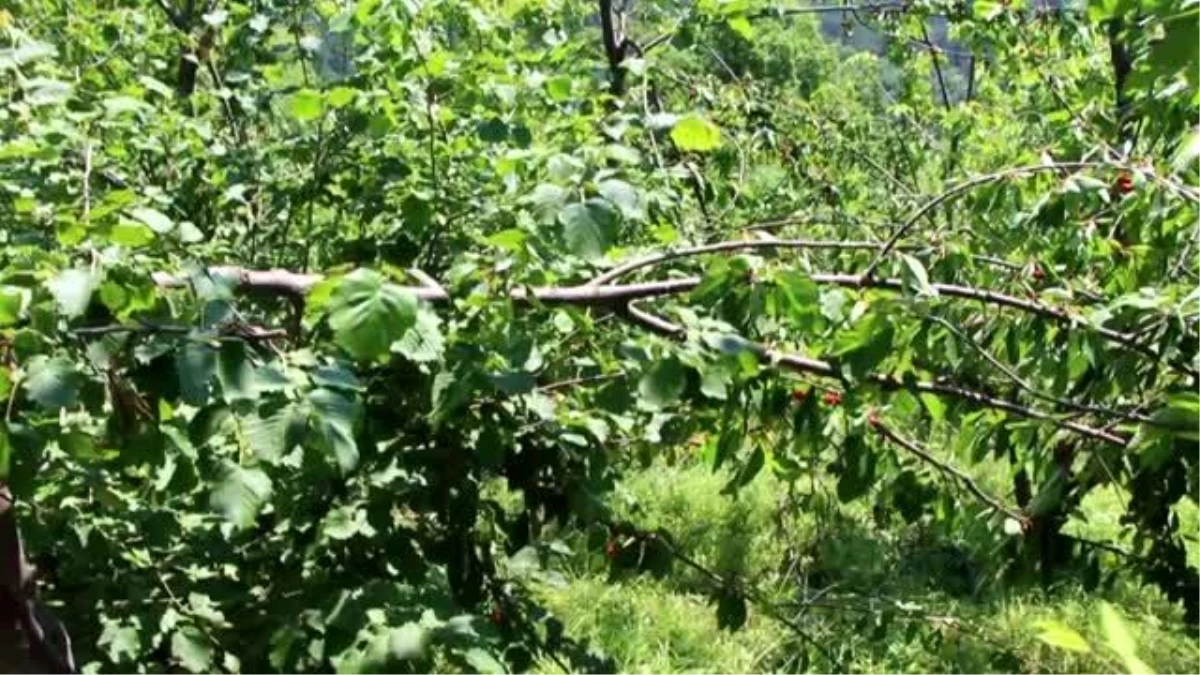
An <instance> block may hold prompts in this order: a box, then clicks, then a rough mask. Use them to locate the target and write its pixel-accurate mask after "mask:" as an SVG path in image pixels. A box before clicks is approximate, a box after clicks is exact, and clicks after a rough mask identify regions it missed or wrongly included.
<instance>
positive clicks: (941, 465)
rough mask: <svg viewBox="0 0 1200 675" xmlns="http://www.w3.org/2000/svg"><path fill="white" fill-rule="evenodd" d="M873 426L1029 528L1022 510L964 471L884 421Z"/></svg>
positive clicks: (982, 499) (992, 508)
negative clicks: (980, 485)
mask: <svg viewBox="0 0 1200 675" xmlns="http://www.w3.org/2000/svg"><path fill="white" fill-rule="evenodd" d="M871 426H872V427H873V428H874V429H875V431H876V432H878V433H879V435H880V436H882V437H883V438H885V439H887V440H888V441H891V442H892V443H894V444H895V445H898V446H900V447H901V448H903V449H905V450H907V451H908V452H911V453H912V454H914V455H916V456H917V457H920V458H921V459H922V460H923V461H925V462H926V463H927V464H930V465H932V466H934V467H935V468H937V470H938V471H940V472H942V473H943V474H946V475H947V476H951V477H952V478H954V479H955V480H957V481H958V482H960V483H961V484H962V485H963V486H964V487H965V488H967V491H968V492H970V493H971V494H973V495H975V497H976V498H978V499H979V501H981V502H983V503H984V504H986V505H987V506H988V507H989V508H990V509H991V510H992V511H995V512H996V513H1001V514H1003V515H1005V516H1008V517H1009V518H1012V519H1013V520H1016V521H1017V522H1019V523H1021V527H1022V528H1025V527H1027V525H1028V522H1029V519H1028V517H1027V516H1026V515H1025V514H1024V513H1022V512H1021V510H1020V509H1016V508H1013V507H1011V506H1007V505H1005V504H1004V503H1003V502H1001V501H1000V500H999V499H997V498H995V497H993V496H991V495H989V494H988V493H986V492H984V491H983V490H982V489H981V488H980V487H979V484H978V483H976V482H975V479H974V478H972V477H971V475H970V474H968V473H966V472H964V471H963V470H961V469H959V468H958V467H956V466H954V465H952V464H949V463H947V462H944V461H942V460H940V459H938V458H937V457H934V456H933V455H931V454H930V453H929V452H928V451H927V450H925V449H924V448H922V447H921V446H919V445H917V444H916V443H913V442H912V441H910V440H908V439H906V438H904V437H902V436H900V435H899V434H897V433H896V432H895V431H893V430H892V428H891V427H889V426H888V425H886V424H884V423H883V422H882V421H880V420H879V419H877V418H872V420H871Z"/></svg>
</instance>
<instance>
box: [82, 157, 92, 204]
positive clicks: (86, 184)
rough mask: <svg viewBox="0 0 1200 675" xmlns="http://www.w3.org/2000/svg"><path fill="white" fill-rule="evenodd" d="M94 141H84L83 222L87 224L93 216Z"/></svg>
mask: <svg viewBox="0 0 1200 675" xmlns="http://www.w3.org/2000/svg"><path fill="white" fill-rule="evenodd" d="M91 183H92V141H91V139H88V140H85V141H84V142H83V188H82V191H83V224H84V225H87V224H88V223H89V222H90V221H91V217H92V185H91Z"/></svg>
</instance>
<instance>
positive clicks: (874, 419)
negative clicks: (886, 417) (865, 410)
mask: <svg viewBox="0 0 1200 675" xmlns="http://www.w3.org/2000/svg"><path fill="white" fill-rule="evenodd" d="M881 424H883V421H882V420H880V419H879V413H878V412H877V411H875V410H872V411H871V412H870V414H868V415H867V426H869V427H871V428H872V429H874V430H876V431H879V425H881Z"/></svg>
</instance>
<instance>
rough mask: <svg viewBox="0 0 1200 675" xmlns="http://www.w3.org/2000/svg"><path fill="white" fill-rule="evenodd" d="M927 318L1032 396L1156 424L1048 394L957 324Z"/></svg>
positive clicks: (1135, 415)
mask: <svg viewBox="0 0 1200 675" xmlns="http://www.w3.org/2000/svg"><path fill="white" fill-rule="evenodd" d="M926 318H928V319H929V320H930V321H934V322H936V323H938V324H941V325H942V326H944V327H945V328H946V329H947V330H949V331H950V332H951V333H953V334H954V335H955V336H957V337H958V339H959V340H961V341H963V342H965V343H967V345H969V346H970V347H971V348H973V349H974V350H975V351H977V352H979V354H980V356H982V357H983V358H984V359H986V360H987V362H988V363H990V364H992V365H993V366H995V368H996V369H997V370H999V371H1000V372H1001V373H1004V374H1005V375H1006V376H1008V378H1009V379H1010V380H1012V381H1013V383H1015V384H1016V385H1017V386H1018V387H1020V388H1021V389H1023V390H1024V391H1025V392H1027V393H1028V394H1029V395H1030V396H1033V397H1035V398H1040V399H1042V400H1043V401H1047V402H1049V403H1053V404H1055V405H1057V406H1060V407H1063V408H1069V409H1071V410H1075V411H1077V412H1084V413H1092V414H1098V415H1104V416H1106V417H1116V418H1118V419H1121V420H1125V421H1130V422H1142V423H1147V424H1154V419H1153V418H1152V417H1149V416H1147V415H1142V414H1140V413H1137V412H1123V411H1120V410H1115V409H1113V408H1106V407H1104V406H1098V405H1092V404H1090V403H1077V402H1075V401H1069V400H1067V399H1064V398H1060V397H1058V396H1054V395H1053V394H1047V393H1045V392H1043V391H1041V390H1039V389H1038V388H1036V387H1034V386H1033V385H1032V384H1030V383H1029V382H1028V381H1026V380H1025V379H1024V378H1022V377H1021V376H1020V374H1018V373H1017V372H1016V371H1014V370H1013V369H1012V368H1011V367H1010V366H1009V365H1008V364H1006V363H1004V362H1003V361H1000V360H999V359H997V358H996V357H995V356H993V355H992V353H991V352H989V351H988V350H987V349H985V348H984V347H983V345H981V344H979V343H978V342H976V341H975V340H973V339H971V337H970V336H969V335H967V334H966V333H964V332H963V331H962V330H960V329H959V328H958V326H955V325H954V324H952V323H950V322H949V321H947V320H946V319H943V318H942V317H940V316H934V315H932V314H931V315H929V316H928V317H926Z"/></svg>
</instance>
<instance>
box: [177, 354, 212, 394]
mask: <svg viewBox="0 0 1200 675" xmlns="http://www.w3.org/2000/svg"><path fill="white" fill-rule="evenodd" d="M216 368H217V350H215V349H213V348H212V347H210V346H209V345H207V344H204V343H200V342H193V341H187V342H185V343H184V344H183V345H182V346H180V348H179V349H178V350H176V352H175V369H176V371H178V373H179V392H180V395H181V397H182V398H183V400H184V402H185V403H188V404H190V405H194V406H202V405H204V404H205V403H206V402H208V395H209V390H210V389H211V384H212V378H213V374H214V373H215V372H216Z"/></svg>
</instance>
